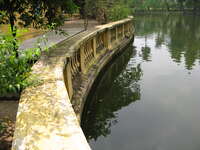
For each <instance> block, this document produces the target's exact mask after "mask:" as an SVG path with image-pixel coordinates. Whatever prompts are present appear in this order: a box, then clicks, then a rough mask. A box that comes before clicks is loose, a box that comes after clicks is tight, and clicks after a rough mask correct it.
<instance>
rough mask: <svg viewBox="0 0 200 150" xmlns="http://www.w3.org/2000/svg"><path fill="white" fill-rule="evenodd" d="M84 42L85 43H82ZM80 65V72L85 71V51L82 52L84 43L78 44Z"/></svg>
mask: <svg viewBox="0 0 200 150" xmlns="http://www.w3.org/2000/svg"><path fill="white" fill-rule="evenodd" d="M84 44H85V43H84ZM80 66H81V72H82V73H85V72H86V69H85V53H84V45H81V46H80Z"/></svg>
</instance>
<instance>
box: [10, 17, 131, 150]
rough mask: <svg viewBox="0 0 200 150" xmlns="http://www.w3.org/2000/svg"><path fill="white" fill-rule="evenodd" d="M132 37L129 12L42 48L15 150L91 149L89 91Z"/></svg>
mask: <svg viewBox="0 0 200 150" xmlns="http://www.w3.org/2000/svg"><path fill="white" fill-rule="evenodd" d="M132 38H133V21H132V18H131V17H130V18H127V19H124V20H121V21H117V22H113V23H109V24H106V25H102V26H97V27H96V28H95V29H92V30H88V31H85V32H82V33H80V34H78V35H76V36H74V37H72V38H70V39H67V40H66V41H63V42H61V43H59V44H58V45H57V46H56V47H53V48H50V50H49V52H47V53H44V54H42V56H41V58H40V59H39V60H38V61H37V62H36V64H35V65H34V66H33V68H32V72H31V75H30V80H33V81H34V84H33V85H31V86H29V87H28V88H26V89H25V90H24V91H23V92H22V95H21V98H20V101H19V107H18V113H17V118H16V126H15V134H14V139H13V144H12V150H90V147H89V145H88V143H87V141H86V139H85V136H84V134H83V132H82V129H81V127H80V116H81V113H82V111H83V107H84V104H85V99H86V96H87V93H88V92H89V90H90V88H91V87H92V84H93V83H94V80H95V79H96V77H97V76H98V73H99V72H100V70H102V68H103V67H104V66H105V65H106V64H107V63H108V62H109V61H110V60H111V58H112V57H113V56H114V55H115V54H116V53H117V52H119V51H120V50H122V49H123V48H124V47H125V46H126V45H127V44H128V43H129V42H130V41H131V39H132ZM35 81H36V82H35Z"/></svg>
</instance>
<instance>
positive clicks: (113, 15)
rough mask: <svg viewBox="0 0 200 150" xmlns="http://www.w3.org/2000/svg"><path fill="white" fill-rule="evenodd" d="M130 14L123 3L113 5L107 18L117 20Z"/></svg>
mask: <svg viewBox="0 0 200 150" xmlns="http://www.w3.org/2000/svg"><path fill="white" fill-rule="evenodd" d="M130 14H131V11H130V8H128V7H127V6H126V5H124V4H116V5H114V6H113V7H112V8H111V9H110V11H109V14H108V17H109V20H112V21H117V20H120V19H123V18H126V17H128V16H129V15H130Z"/></svg>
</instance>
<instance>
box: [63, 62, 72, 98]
mask: <svg viewBox="0 0 200 150" xmlns="http://www.w3.org/2000/svg"><path fill="white" fill-rule="evenodd" d="M64 73H65V76H66V80H65V82H66V85H67V91H68V95H69V98H70V99H71V98H72V95H73V86H72V74H71V65H70V63H69V62H67V65H66V68H65V72H64Z"/></svg>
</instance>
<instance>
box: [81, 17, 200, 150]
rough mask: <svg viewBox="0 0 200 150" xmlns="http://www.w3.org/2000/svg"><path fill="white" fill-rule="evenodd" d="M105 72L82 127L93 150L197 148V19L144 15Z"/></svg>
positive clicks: (199, 34)
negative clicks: (131, 40) (132, 40)
mask: <svg viewBox="0 0 200 150" xmlns="http://www.w3.org/2000/svg"><path fill="white" fill-rule="evenodd" d="M134 22H135V28H136V33H135V41H134V43H132V44H131V45H130V46H129V47H127V48H126V49H125V50H124V52H123V53H122V54H121V55H120V56H119V57H118V58H117V59H116V60H115V61H114V62H113V63H112V64H111V65H109V66H108V67H107V68H106V71H105V73H104V74H103V75H102V76H101V77H99V79H98V81H97V83H96V86H95V88H94V90H93V91H92V92H91V94H90V96H89V97H88V100H87V108H86V109H85V112H84V115H83V118H82V128H83V131H84V133H85V135H86V138H87V140H88V142H89V144H90V146H91V148H92V149H93V150H199V149H200V17H199V16H192V15H191V16H190V15H187V16H184V15H143V16H136V19H135V21H134Z"/></svg>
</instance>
